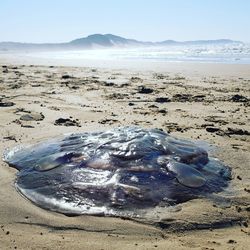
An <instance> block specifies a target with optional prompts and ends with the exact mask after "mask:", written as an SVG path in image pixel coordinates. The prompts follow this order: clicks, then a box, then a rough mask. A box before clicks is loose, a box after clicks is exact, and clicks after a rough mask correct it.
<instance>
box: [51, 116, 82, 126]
mask: <svg viewBox="0 0 250 250" xmlns="http://www.w3.org/2000/svg"><path fill="white" fill-rule="evenodd" d="M54 125H56V126H66V127H69V126H77V127H81V125H80V122H79V121H78V120H77V119H76V120H72V119H70V118H59V119H57V120H55V122H54Z"/></svg>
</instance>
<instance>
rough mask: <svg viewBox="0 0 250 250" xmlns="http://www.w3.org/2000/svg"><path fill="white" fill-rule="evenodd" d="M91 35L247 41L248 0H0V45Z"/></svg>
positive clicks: (249, 26) (249, 25)
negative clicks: (7, 42) (109, 34)
mask: <svg viewBox="0 0 250 250" xmlns="http://www.w3.org/2000/svg"><path fill="white" fill-rule="evenodd" d="M93 33H112V34H116V35H120V36H124V37H127V38H135V39H138V40H144V41H145V40H151V41H160V40H165V39H174V40H180V41H183V40H198V39H217V38H230V39H234V40H241V41H246V42H250V0H0V41H18V42H66V41H70V40H73V39H75V38H80V37H84V36H87V35H89V34H93Z"/></svg>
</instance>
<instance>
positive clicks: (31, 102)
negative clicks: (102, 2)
mask: <svg viewBox="0 0 250 250" xmlns="http://www.w3.org/2000/svg"><path fill="white" fill-rule="evenodd" d="M49 63H50V62H47V63H44V64H45V65H44V66H39V65H22V64H21V61H20V63H16V64H13V62H12V63H11V61H7V60H0V72H1V73H0V127H1V130H0V138H1V144H0V154H1V155H3V152H4V150H6V149H7V148H12V147H14V146H17V145H20V144H29V143H35V142H38V141H41V140H44V139H47V138H51V137H55V136H60V135H62V134H65V133H71V132H80V131H81V132H82V131H94V130H105V129H108V128H110V127H117V126H125V125H138V126H142V127H145V128H161V129H163V130H164V131H167V132H169V133H171V134H172V135H174V136H177V137H181V138H187V139H193V140H201V141H205V142H206V143H210V144H212V145H214V147H213V148H211V154H212V155H213V156H215V157H218V158H219V159H220V160H222V161H223V162H224V163H225V164H227V165H229V166H230V167H231V168H232V173H233V179H232V181H231V185H230V186H229V188H228V189H227V190H226V191H225V192H224V193H223V194H220V195H218V196H216V197H215V196H213V197H211V199H196V200H192V201H189V202H186V203H183V204H180V205H177V206H176V207H173V208H169V211H168V212H167V213H166V212H164V214H162V215H161V216H160V217H159V220H158V221H157V220H154V221H150V220H141V221H139V222H138V221H131V220H124V219H120V218H103V217H95V216H77V217H67V216H65V215H62V214H57V213H53V212H49V211H46V210H43V209H41V208H39V207H37V206H35V205H34V204H32V203H31V202H30V201H28V200H26V199H25V198H24V197H22V196H21V195H20V194H18V193H17V192H16V190H15V187H14V180H15V174H16V172H17V171H16V170H15V169H13V168H10V167H9V166H8V165H7V164H6V163H4V162H3V161H2V160H1V163H0V179H1V181H0V212H1V213H0V246H1V248H3V249H69V248H72V249H173V248H176V249H194V248H195V249H248V245H249V244H250V240H249V234H250V231H249V227H248V225H249V213H250V198H249V197H250V195H249V194H250V174H249V167H250V166H249V165H250V154H249V152H250V146H249V145H250V143H249V142H250V126H249V120H250V117H249V105H250V88H249V86H250V66H249V65H215V64H197V65H195V64H188V63H187V64H176V65H175V64H164V65H162V66H161V67H160V66H159V65H158V66H157V65H155V64H154V66H152V67H151V68H150V67H149V65H144V66H143V65H141V66H140V67H131V65H130V67H131V68H130V67H127V66H125V65H117V67H111V66H110V67H108V64H105V66H104V67H102V68H100V67H83V66H81V67H69V66H67V67H66V66H64V67H62V66H48V64H49ZM29 64H30V63H29ZM54 65H57V64H56V63H54ZM96 66H98V65H96ZM106 66H107V67H106ZM105 67H106V68H105ZM121 68H124V69H121ZM149 68H150V70H149Z"/></svg>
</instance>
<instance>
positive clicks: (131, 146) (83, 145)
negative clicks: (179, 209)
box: [5, 127, 230, 216]
mask: <svg viewBox="0 0 250 250" xmlns="http://www.w3.org/2000/svg"><path fill="white" fill-rule="evenodd" d="M5 161H6V162H8V163H9V165H11V166H14V167H15V168H16V169H18V170H19V172H18V174H17V180H16V188H17V190H18V191H19V192H20V193H22V194H23V195H24V196H25V197H27V198H28V199H29V200H31V201H32V202H34V203H35V204H37V205H38V206H40V207H42V208H45V209H49V210H52V211H57V212H61V213H64V214H103V215H114V216H115V215H119V214H123V216H126V215H127V216H129V214H131V213H139V211H140V210H142V209H146V208H149V209H150V208H153V207H155V206H157V205H158V204H160V203H161V205H162V203H164V204H165V205H166V206H169V205H172V204H177V203H180V202H185V201H188V200H190V199H193V198H197V197H203V196H205V195H206V194H207V193H213V192H220V191H222V190H223V188H225V187H226V186H227V185H228V180H230V169H229V168H228V167H226V166H224V165H223V164H222V163H221V162H219V161H217V160H215V159H212V158H210V157H208V153H207V152H206V151H205V150H204V149H202V148H200V147H198V146H197V145H196V144H195V143H193V142H190V141H187V140H181V139H177V138H174V137H172V136H170V135H169V134H167V133H165V132H163V131H161V130H158V129H149V130H146V129H142V128H140V127H120V128H115V129H111V130H108V131H105V132H93V133H78V134H72V135H69V136H66V137H63V138H58V139H53V140H49V141H45V142H42V143H39V144H37V145H32V146H27V147H23V148H16V149H13V150H11V151H9V152H8V153H6V155H5Z"/></svg>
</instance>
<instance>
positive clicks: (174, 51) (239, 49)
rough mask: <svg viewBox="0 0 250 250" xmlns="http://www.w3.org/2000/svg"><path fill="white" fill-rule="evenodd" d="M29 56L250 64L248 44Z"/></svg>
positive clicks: (122, 49) (73, 52)
mask: <svg viewBox="0 0 250 250" xmlns="http://www.w3.org/2000/svg"><path fill="white" fill-rule="evenodd" d="M29 56H30V57H36V58H41V59H56V60H62V61H65V60H66V61H67V60H71V61H72V60H77V61H79V60H112V61H113V60H121V61H136V60H145V61H157V62H201V63H202V62H205V63H208V62H211V63H228V64H250V44H240V43H235V44H227V45H189V46H183V45H182V46H180V45H179V46H165V47H140V48H115V49H91V50H73V51H72V50H68V51H53V52H51V51H50V52H33V53H31V54H29Z"/></svg>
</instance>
